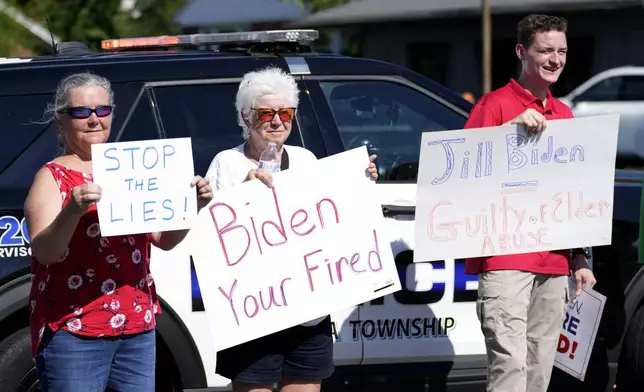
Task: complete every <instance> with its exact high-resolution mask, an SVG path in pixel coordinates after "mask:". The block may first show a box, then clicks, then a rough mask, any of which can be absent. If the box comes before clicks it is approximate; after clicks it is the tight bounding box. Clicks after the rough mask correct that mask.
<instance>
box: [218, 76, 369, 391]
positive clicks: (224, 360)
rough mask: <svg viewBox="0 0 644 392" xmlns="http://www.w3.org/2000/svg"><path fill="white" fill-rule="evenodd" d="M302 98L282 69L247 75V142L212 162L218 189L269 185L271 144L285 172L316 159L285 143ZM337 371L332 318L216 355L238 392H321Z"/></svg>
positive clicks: (243, 88)
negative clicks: (263, 160) (265, 163)
mask: <svg viewBox="0 0 644 392" xmlns="http://www.w3.org/2000/svg"><path fill="white" fill-rule="evenodd" d="M298 96H299V90H298V88H297V83H296V82H295V80H294V79H293V77H292V76H291V75H289V74H287V73H285V72H284V71H282V70H281V69H279V68H276V67H269V68H266V69H262V70H259V71H254V72H249V73H247V74H246V75H244V78H243V79H242V81H241V83H240V84H239V90H238V92H237V101H236V107H237V116H238V123H239V125H240V126H241V127H242V130H243V136H244V139H245V140H246V141H245V142H244V143H243V144H241V145H239V146H236V147H234V148H232V149H230V150H225V151H222V152H220V153H219V154H217V156H215V158H214V159H213V161H212V163H211V164H210V168H209V169H208V173H207V174H206V176H207V177H208V178H210V180H211V183H212V184H213V187H214V189H215V190H217V189H221V188H226V187H231V186H234V185H237V184H241V183H242V182H245V181H250V180H253V179H259V180H261V181H262V182H264V183H265V184H266V185H268V186H270V185H271V182H272V177H271V174H270V173H269V172H268V171H266V170H264V169H260V168H259V167H258V166H259V161H260V157H261V155H262V152H263V151H264V150H265V149H266V147H267V146H268V145H269V143H271V142H272V143H275V145H276V147H277V152H278V156H279V159H280V161H281V170H285V169H288V167H293V166H295V167H301V166H304V165H307V164H310V163H314V162H315V161H316V160H317V158H316V156H315V155H314V154H313V153H312V152H310V151H309V150H306V149H304V148H302V147H296V146H287V145H285V144H284V142H285V141H286V139H287V138H288V136H289V134H290V133H291V125H292V121H293V119H294V118H295V113H296V110H297V105H298V103H299V98H298ZM375 158H376V156H375V155H372V156H371V157H370V162H369V164H368V167H367V169H366V174H367V176H369V177H370V178H372V179H373V180H374V181H375V180H376V179H377V178H378V174H377V171H376V165H375V164H374V163H373V161H374V160H375ZM333 370H334V367H333V339H332V335H331V318H330V316H326V317H322V318H318V319H315V320H311V321H308V322H306V323H304V324H302V325H298V326H295V327H292V328H289V329H286V330H283V331H280V332H276V333H273V334H271V335H267V336H264V337H261V338H259V339H256V340H253V341H250V342H247V343H243V344H241V345H238V346H234V347H231V348H228V349H226V350H222V351H220V352H218V353H217V373H218V374H220V375H222V376H224V377H227V378H230V379H231V380H232V381H233V391H234V392H271V391H273V385H274V384H276V383H278V384H279V386H280V391H281V392H317V391H319V390H320V386H321V383H322V380H323V379H325V378H328V377H329V376H331V374H333Z"/></svg>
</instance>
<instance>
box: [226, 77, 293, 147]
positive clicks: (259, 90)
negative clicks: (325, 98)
mask: <svg viewBox="0 0 644 392" xmlns="http://www.w3.org/2000/svg"><path fill="white" fill-rule="evenodd" d="M269 94H271V95H275V96H277V97H279V98H281V99H284V100H285V101H287V102H288V103H289V105H291V106H292V107H294V108H297V105H298V104H299V101H300V100H299V94H300V90H299V89H298V88H297V82H295V79H293V76H291V75H290V74H288V73H286V72H284V71H283V70H282V69H280V68H277V67H275V66H269V67H267V68H264V69H261V70H258V71H251V72H248V73H247V74H245V75H244V78H243V79H242V81H241V82H240V83H239V90H237V99H236V101H235V107H236V108H237V123H238V124H239V126H240V127H242V130H243V131H242V135H243V136H244V139H248V136H249V135H250V130H249V129H248V126H247V125H246V122H245V121H244V117H246V118H247V119H250V111H251V109H252V108H253V106H254V105H255V103H256V102H257V101H258V100H259V99H260V98H261V97H263V96H264V95H269Z"/></svg>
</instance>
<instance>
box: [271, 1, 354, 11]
mask: <svg viewBox="0 0 644 392" xmlns="http://www.w3.org/2000/svg"><path fill="white" fill-rule="evenodd" d="M282 1H283V2H284V3H291V4H295V5H299V6H300V7H302V8H308V9H309V10H310V11H311V12H318V11H321V10H325V9H328V8H333V7H336V6H338V5H342V4H344V3H348V2H349V1H351V0H282Z"/></svg>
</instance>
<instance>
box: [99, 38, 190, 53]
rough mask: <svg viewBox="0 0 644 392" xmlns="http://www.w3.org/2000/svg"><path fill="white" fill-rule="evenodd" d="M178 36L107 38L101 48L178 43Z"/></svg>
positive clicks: (102, 42)
mask: <svg viewBox="0 0 644 392" xmlns="http://www.w3.org/2000/svg"><path fill="white" fill-rule="evenodd" d="M178 44H179V38H178V37H171V36H167V37H149V38H121V39H107V40H103V41H101V49H104V50H109V49H120V48H138V47H155V46H156V47H158V46H171V45H178Z"/></svg>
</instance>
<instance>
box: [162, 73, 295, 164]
mask: <svg viewBox="0 0 644 392" xmlns="http://www.w3.org/2000/svg"><path fill="white" fill-rule="evenodd" d="M237 88H238V84H237V83H215V84H201V85H178V86H163V87H155V88H154V97H155V99H156V102H157V105H158V107H159V113H160V115H161V120H162V122H163V129H164V130H165V134H166V137H168V138H176V137H190V138H192V154H193V156H194V163H195V173H197V174H200V175H204V174H205V173H206V171H207V170H208V166H209V165H210V162H211V161H212V159H213V158H214V157H215V155H217V153H219V152H220V151H222V150H225V149H228V148H232V147H235V146H237V145H239V144H241V143H243V141H244V139H243V138H242V136H241V127H240V126H239V125H238V124H237V113H236V111H235V96H236V94H237ZM286 142H287V144H291V145H296V146H301V145H302V141H301V138H300V134H299V130H298V127H297V123H296V122H293V128H292V130H291V135H290V136H289V139H288V140H287V141H286Z"/></svg>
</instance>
